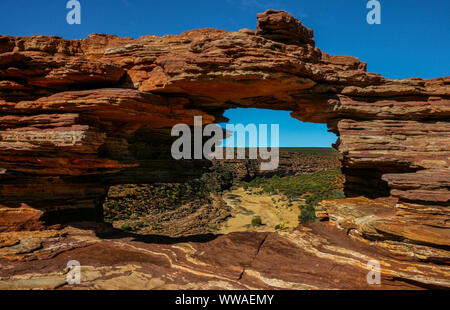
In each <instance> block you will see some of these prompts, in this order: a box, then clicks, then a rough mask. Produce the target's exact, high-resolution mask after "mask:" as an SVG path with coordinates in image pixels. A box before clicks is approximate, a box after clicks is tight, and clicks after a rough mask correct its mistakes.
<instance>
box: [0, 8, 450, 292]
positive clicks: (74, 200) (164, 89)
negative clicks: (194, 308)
mask: <svg viewBox="0 0 450 310" xmlns="http://www.w3.org/2000/svg"><path fill="white" fill-rule="evenodd" d="M233 107H254V108H256V107H257V108H269V109H284V110H290V111H293V112H292V116H293V117H295V118H298V119H299V120H302V121H309V122H321V123H328V125H329V128H330V130H332V131H333V132H335V133H336V134H337V135H338V136H339V140H338V142H337V143H336V148H337V149H338V150H339V151H340V152H341V153H342V155H343V159H342V163H343V169H344V173H345V174H346V178H347V183H346V193H347V194H348V195H349V196H355V197H356V196H362V195H364V196H366V197H369V198H379V197H392V198H393V199H395V202H394V203H393V204H390V205H389V207H388V208H387V207H386V208H387V210H388V211H386V212H384V213H382V215H381V216H380V215H379V214H376V215H373V216H375V217H376V218H375V219H373V218H372V219H373V220H371V221H369V222H367V223H366V222H365V220H362V219H361V217H362V218H364V219H366V217H367V216H366V215H367V214H365V212H362V211H361V212H360V210H372V211H373V210H378V209H377V208H378V207H379V204H378V203H377V202H374V201H370V200H364V199H363V198H360V199H363V200H364V201H362V202H361V201H360V202H358V203H356V205H355V206H354V207H352V208H349V207H348V205H349V204H350V205H352V204H354V203H355V200H343V201H340V202H333V203H332V204H328V205H325V206H324V208H323V214H322V215H323V217H324V218H330V219H331V220H336V221H337V222H339V223H341V222H345V223H347V222H350V223H355V224H352V225H350V226H349V227H347V226H346V225H344V224H339V225H340V227H342V228H347V229H350V228H351V229H352V230H353V231H355V232H357V234H358V235H360V236H363V237H368V238H369V239H371V238H372V239H373V238H375V239H377V238H381V239H383V240H391V241H392V242H394V241H395V242H400V243H402V244H406V246H409V245H410V244H420V245H421V246H424V247H427V249H428V248H430V249H431V250H430V251H432V252H433V251H437V252H439V253H440V254H436V255H438V256H439V259H437V260H438V261H440V262H446V263H448V260H449V257H450V256H449V255H448V253H449V252H448V249H449V248H448V246H449V244H448V240H449V238H448V229H449V226H448V225H449V219H450V215H449V211H448V208H449V205H450V195H449V178H450V173H449V172H450V169H449V166H450V143H449V141H450V125H449V123H448V119H449V116H450V77H442V78H436V79H429V80H422V79H420V78H411V79H402V80H392V79H387V78H384V77H382V76H380V75H379V74H375V73H368V72H366V65H365V63H362V62H360V61H359V60H358V59H357V58H354V57H349V56H332V55H328V54H326V53H324V52H322V51H320V50H319V49H317V48H316V47H315V45H314V40H313V32H312V31H311V30H309V29H307V28H306V27H304V26H303V25H302V24H301V22H299V21H298V20H296V19H295V18H293V17H292V16H290V15H289V14H287V13H285V12H279V11H267V12H265V13H263V14H260V15H258V29H257V31H250V30H243V31H239V32H228V31H223V30H214V29H199V30H193V31H188V32H185V33H182V34H181V35H167V36H163V37H159V36H152V35H149V36H144V37H141V38H139V39H131V38H119V37H116V36H112V35H102V34H93V35H91V36H89V38H88V39H82V40H66V39H62V38H58V37H46V36H32V37H11V36H5V35H3V36H0V207H1V211H0V212H1V213H0V214H2V216H1V217H0V229H1V231H15V230H22V229H39V228H40V227H39V225H41V224H42V223H43V222H45V223H46V224H55V223H63V222H66V221H71V220H76V219H80V220H94V219H95V220H101V218H102V210H101V204H102V201H103V199H104V197H105V195H106V193H107V189H108V187H109V186H110V185H114V184H123V183H151V182H177V181H184V180H186V179H189V178H192V177H195V176H198V175H199V174H200V173H201V172H202V171H203V168H205V167H207V166H208V165H209V162H208V161H202V160H200V161H174V160H172V158H171V155H170V145H171V141H172V138H171V137H170V128H171V126H173V125H175V124H177V123H180V122H182V123H187V124H190V125H192V123H193V116H194V115H202V116H203V120H204V122H205V123H213V122H218V121H221V120H223V118H222V116H221V115H222V113H223V111H224V110H225V109H227V108H233ZM360 203H362V205H361V204H360ZM20 207H22V209H20ZM386 208H385V207H383V208H381V209H380V210H385V209H386ZM33 209H34V211H31V210H33ZM22 210H23V212H22ZM345 210H347V211H348V210H350V211H348V212H347V211H345ZM351 210H353V211H351ZM21 212H22V213H21ZM39 212H41V213H39ZM346 212H347V213H346ZM349 212H350V213H349ZM373 212H375V213H378V211H373ZM380 212H381V211H380ZM39 214H41V216H38V215H39ZM342 214H346V215H342ZM371 216H372V215H370V216H369V217H371ZM21 218H22V219H23V220H22V221H21V220H20V219H21ZM342 218H344V219H345V218H346V219H345V220H340V219H342ZM21 222H23V223H21ZM362 222H364V223H365V224H364V223H362ZM363 224H364V225H363ZM258 236H259V235H258ZM270 236H272V235H270ZM224 238H231V237H224ZM277 238H278V237H277ZM269 240H270V238H269ZM283 242H285V241H283ZM286 242H287V241H286ZM291 244H292V242H291V243H289V246H291ZM289 246H287V248H289ZM286 251H288V250H287V249H286ZM427 251H428V250H427ZM433 253H434V252H433ZM442 253H444V254H442ZM259 255H261V254H259ZM308 255H309V254H308ZM433 255H434V254H433ZM246 259H247V260H248V259H249V258H246ZM241 267H242V266H241ZM355 268H356V267H355ZM427 268H428V267H427ZM430 268H431V267H430ZM248 270H251V269H248ZM230 272H231V271H230ZM233 272H235V273H240V272H242V269H241V268H235V270H234V269H233ZM255 272H256V271H255ZM258 272H260V271H258ZM231 273H232V272H231ZM351 274H352V272H348V275H349V278H351V277H350V275H351ZM446 276H448V273H447V274H446ZM393 277H394V278H399V277H398V276H393ZM244 278H245V277H244ZM400 278H401V277H400ZM268 279H270V277H269V278H268ZM350 280H351V279H350ZM249 281H250V282H249V285H250V286H251V285H254V283H253V282H252V281H253V280H249ZM258 281H259V282H258V283H260V284H261V281H262V282H264V281H263V280H261V279H260V280H258ZM268 281H269V282H270V280H268ZM283 281H287V282H279V283H292V281H293V280H292V279H288V278H286V279H284V280H283ZM330 281H331V280H330ZM411 281H413V282H414V281H417V280H411ZM294 282H295V281H294ZM413 282H409V283H413ZM270 283H271V282H270ZM414 283H415V282H414ZM267 285H271V284H267ZM283 285H284V284H283ZM311 285H313V286H315V284H314V283H313V284H311ZM431 285H434V284H431ZM331 286H332V285H330V287H331Z"/></svg>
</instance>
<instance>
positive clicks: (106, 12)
mask: <svg viewBox="0 0 450 310" xmlns="http://www.w3.org/2000/svg"><path fill="white" fill-rule="evenodd" d="M80 2H81V6H82V23H81V25H68V24H67V23H66V14H67V11H68V10H67V9H66V3H67V1H66V0H46V1H30V0H0V34H8V35H15V36H18V35H23V36H28V35H33V34H44V35H57V36H61V37H65V38H71V39H76V38H86V37H87V35H88V34H90V33H109V34H116V35H119V36H127V37H133V38H137V37H139V36H141V35H145V34H156V35H164V34H179V33H181V32H183V31H185V30H189V29H195V28H203V27H212V28H219V29H225V30H230V31H234V30H239V29H241V28H250V29H255V27H256V13H259V12H263V11H265V10H266V9H268V8H273V9H281V10H286V11H288V12H289V13H291V14H292V15H294V16H295V17H297V18H299V19H300V20H302V21H303V23H304V24H305V25H306V26H307V27H309V28H312V29H314V33H315V39H316V43H317V47H319V48H320V49H322V50H323V51H326V52H327V53H329V54H333V55H351V56H356V57H359V58H360V59H361V60H362V61H365V62H368V71H371V72H378V73H381V74H382V75H383V76H386V77H389V78H405V77H421V78H433V77H439V76H449V75H450V72H449V71H450V70H449V69H450V56H449V54H450V53H449V50H450V40H449V38H450V18H449V15H450V1H448V0H433V1H425V0H380V2H381V12H382V21H381V25H368V24H367V23H366V14H367V12H368V9H366V3H367V1H366V0H314V1H312V0H193V1H186V0H179V1H177V0H166V1H159V0H117V1H114V0H110V1H108V0H80ZM226 116H227V117H228V118H230V121H231V122H233V123H238V122H239V120H242V121H246V122H247V121H248V120H252V121H253V122H255V123H273V122H277V123H280V143H281V146H329V145H330V144H331V143H332V142H334V141H335V140H336V138H335V137H334V136H333V135H332V134H329V133H328V134H327V132H326V126H325V125H320V124H318V125H317V124H305V123H300V122H299V121H296V120H293V119H291V118H290V116H289V113H288V112H278V111H271V112H267V111H262V110H256V111H255V110H251V111H250V110H249V111H245V110H229V111H227V112H226ZM299 137H305V138H299Z"/></svg>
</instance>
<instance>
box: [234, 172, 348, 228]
mask: <svg viewBox="0 0 450 310" xmlns="http://www.w3.org/2000/svg"><path fill="white" fill-rule="evenodd" d="M343 183H344V176H343V175H342V173H341V170H340V169H328V170H323V171H319V172H315V173H311V174H303V175H296V176H286V177H279V176H273V177H271V178H255V179H254V180H252V181H250V182H244V183H242V186H243V187H244V189H248V188H259V189H260V191H259V193H266V194H269V195H271V194H284V195H285V196H286V197H287V198H288V199H289V200H291V201H293V200H296V199H304V201H305V203H304V205H303V206H302V207H301V215H300V218H299V220H300V222H302V223H305V222H313V221H315V220H317V218H316V215H315V209H316V207H317V205H318V203H319V202H321V201H322V200H326V199H338V198H344V193H343Z"/></svg>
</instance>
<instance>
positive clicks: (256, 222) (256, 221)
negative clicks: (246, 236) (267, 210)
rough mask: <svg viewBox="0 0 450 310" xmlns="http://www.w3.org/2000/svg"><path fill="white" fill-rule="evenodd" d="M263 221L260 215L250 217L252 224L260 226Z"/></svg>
mask: <svg viewBox="0 0 450 310" xmlns="http://www.w3.org/2000/svg"><path fill="white" fill-rule="evenodd" d="M262 224H263V223H262V219H261V217H260V216H255V217H254V218H253V219H252V226H261V225H262Z"/></svg>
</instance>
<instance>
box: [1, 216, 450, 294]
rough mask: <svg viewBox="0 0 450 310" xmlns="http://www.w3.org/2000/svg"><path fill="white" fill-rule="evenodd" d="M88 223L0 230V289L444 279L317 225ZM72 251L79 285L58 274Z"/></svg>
mask: <svg viewBox="0 0 450 310" xmlns="http://www.w3.org/2000/svg"><path fill="white" fill-rule="evenodd" d="M80 228H83V229H80ZM87 228H90V229H92V228H93V227H79V228H75V227H66V228H64V229H63V230H50V231H43V232H32V233H30V232H18V233H17V232H16V233H0V246H1V247H2V248H0V264H1V266H2V268H1V269H0V289H115V290H117V289H139V290H144V289H172V290H173V289H303V290H304V289H307V290H310V289H313V290H314V289H427V288H449V287H450V280H449V277H448V274H449V273H450V267H449V266H445V265H441V266H438V265H433V264H430V263H427V262H417V261H415V258H414V257H413V256H408V255H405V254H404V253H394V254H393V253H391V252H390V251H389V249H388V248H386V247H383V246H380V245H378V244H369V243H367V242H366V241H364V240H359V239H358V238H353V237H348V236H347V235H346V234H345V232H343V231H342V230H338V229H337V228H336V227H335V226H333V225H330V224H325V223H314V224H311V225H308V226H303V227H299V228H298V229H296V230H292V231H283V232H280V233H256V232H251V233H250V232H247V233H231V234H228V235H223V236H213V235H202V236H194V237H191V238H167V237H158V236H136V235H123V233H122V235H120V234H119V235H118V234H117V233H110V234H107V235H102V237H101V238H99V237H97V236H95V234H94V233H93V232H91V231H89V230H87ZM12 234H14V236H15V237H16V239H13V238H11V235H12ZM73 259H76V260H78V261H79V262H80V264H81V283H80V284H79V285H76V284H68V283H67V282H66V277H67V272H68V270H67V268H66V266H67V262H68V261H69V260H73ZM370 260H377V261H378V262H379V263H380V273H381V283H380V284H379V285H377V284H374V285H369V284H368V283H367V280H366V279H367V274H368V273H369V271H370V270H371V269H370V266H368V265H367V262H368V261H370Z"/></svg>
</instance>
